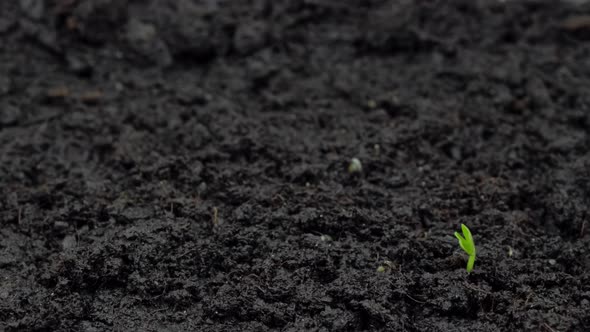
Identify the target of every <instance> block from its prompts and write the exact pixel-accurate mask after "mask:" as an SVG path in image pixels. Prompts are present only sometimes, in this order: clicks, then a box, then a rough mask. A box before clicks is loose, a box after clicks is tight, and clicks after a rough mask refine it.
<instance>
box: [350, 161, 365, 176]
mask: <svg viewBox="0 0 590 332" xmlns="http://www.w3.org/2000/svg"><path fill="white" fill-rule="evenodd" d="M362 171H363V165H362V164H361V161H360V160H359V159H358V158H352V159H351V160H350V163H349V164H348V173H351V174H352V173H360V172H362Z"/></svg>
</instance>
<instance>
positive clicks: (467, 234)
mask: <svg viewBox="0 0 590 332" xmlns="http://www.w3.org/2000/svg"><path fill="white" fill-rule="evenodd" d="M461 230H463V236H461V234H459V232H455V236H456V237H457V239H458V240H459V245H460V246H461V248H463V250H464V251H465V252H466V253H467V255H469V260H468V261H467V272H471V271H472V270H473V265H474V264H475V244H474V243H473V237H472V236H471V231H470V230H469V228H467V226H465V225H463V224H461Z"/></svg>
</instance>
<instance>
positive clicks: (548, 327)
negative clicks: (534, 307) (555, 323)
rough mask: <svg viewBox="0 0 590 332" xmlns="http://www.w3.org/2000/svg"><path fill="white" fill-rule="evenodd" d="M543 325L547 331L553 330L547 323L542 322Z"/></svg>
mask: <svg viewBox="0 0 590 332" xmlns="http://www.w3.org/2000/svg"><path fill="white" fill-rule="evenodd" d="M543 326H544V327H545V328H546V329H547V330H548V331H549V332H555V330H554V329H552V328H551V326H549V325H548V324H547V323H543Z"/></svg>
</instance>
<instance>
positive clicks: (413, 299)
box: [404, 293, 426, 304]
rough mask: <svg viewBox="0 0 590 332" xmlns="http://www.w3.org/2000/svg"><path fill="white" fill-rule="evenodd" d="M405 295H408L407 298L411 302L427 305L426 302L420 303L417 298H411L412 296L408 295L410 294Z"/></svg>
mask: <svg viewBox="0 0 590 332" xmlns="http://www.w3.org/2000/svg"><path fill="white" fill-rule="evenodd" d="M404 294H405V295H406V296H407V297H408V298H409V299H410V300H412V301H414V302H416V303H421V304H425V303H426V302H424V301H418V300H416V299H415V298H413V297H411V296H410V294H408V293H404Z"/></svg>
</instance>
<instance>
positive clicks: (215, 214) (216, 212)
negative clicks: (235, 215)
mask: <svg viewBox="0 0 590 332" xmlns="http://www.w3.org/2000/svg"><path fill="white" fill-rule="evenodd" d="M217 226H219V210H218V209H217V206H214V207H213V227H217Z"/></svg>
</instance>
